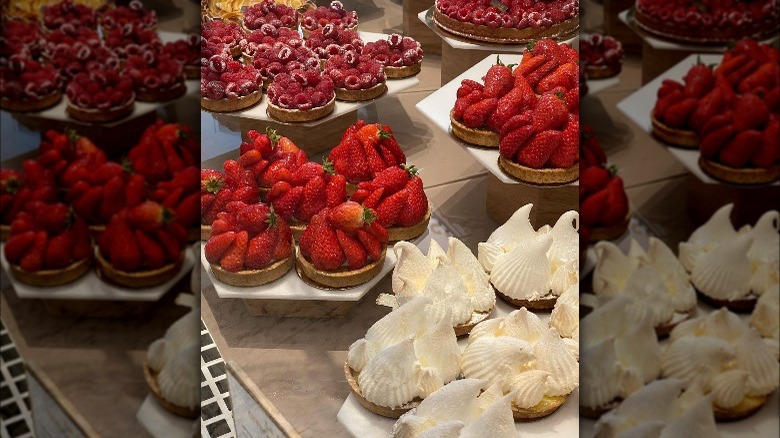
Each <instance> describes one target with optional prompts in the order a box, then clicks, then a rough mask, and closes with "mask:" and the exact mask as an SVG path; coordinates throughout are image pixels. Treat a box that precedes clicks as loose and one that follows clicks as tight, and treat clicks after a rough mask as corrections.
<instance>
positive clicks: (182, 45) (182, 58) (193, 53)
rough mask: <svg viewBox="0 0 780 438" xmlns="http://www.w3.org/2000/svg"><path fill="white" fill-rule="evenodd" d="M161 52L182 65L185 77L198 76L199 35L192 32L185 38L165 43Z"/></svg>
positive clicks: (195, 77) (192, 77)
mask: <svg viewBox="0 0 780 438" xmlns="http://www.w3.org/2000/svg"><path fill="white" fill-rule="evenodd" d="M162 53H163V54H164V55H166V56H169V57H171V58H173V59H175V60H176V61H178V62H179V64H181V65H182V66H184V76H185V77H186V78H187V79H198V78H200V53H201V50H200V35H198V34H196V33H192V34H189V35H188V36H187V38H186V39H180V40H177V41H171V42H170V43H166V44H165V45H164V46H163V48H162Z"/></svg>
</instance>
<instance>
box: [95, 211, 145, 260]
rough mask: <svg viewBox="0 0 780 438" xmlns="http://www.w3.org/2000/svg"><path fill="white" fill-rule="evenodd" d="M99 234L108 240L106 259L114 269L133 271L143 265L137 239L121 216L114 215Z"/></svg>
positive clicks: (142, 257)
mask: <svg viewBox="0 0 780 438" xmlns="http://www.w3.org/2000/svg"><path fill="white" fill-rule="evenodd" d="M101 236H106V238H107V239H108V240H109V242H110V243H109V253H108V255H109V258H108V259H109V260H110V262H111V264H112V265H113V266H114V267H115V268H116V269H119V270H120V271H126V272H133V271H138V270H140V269H141V268H142V267H143V263H144V256H143V253H142V252H141V248H140V246H139V245H138V240H136V238H135V235H134V233H133V230H132V229H131V228H130V226H129V225H128V223H127V222H126V221H125V219H124V218H123V217H120V216H114V217H113V218H112V219H111V222H109V224H108V225H107V226H106V229H105V231H104V232H103V234H101ZM104 256H105V254H104Z"/></svg>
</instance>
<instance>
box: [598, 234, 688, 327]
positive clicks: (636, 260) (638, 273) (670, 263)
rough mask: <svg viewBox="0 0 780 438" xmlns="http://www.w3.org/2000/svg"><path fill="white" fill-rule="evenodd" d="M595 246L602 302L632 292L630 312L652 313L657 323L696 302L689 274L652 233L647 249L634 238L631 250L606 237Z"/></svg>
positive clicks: (666, 320)
mask: <svg viewBox="0 0 780 438" xmlns="http://www.w3.org/2000/svg"><path fill="white" fill-rule="evenodd" d="M594 250H595V252H596V257H597V260H596V267H595V270H594V272H593V292H594V293H595V294H596V296H597V297H598V298H599V300H600V302H602V303H603V302H604V301H607V300H610V299H613V298H614V297H616V296H618V295H626V296H629V297H631V300H632V305H631V313H633V314H635V315H636V316H638V317H641V315H642V314H649V315H650V316H651V319H652V321H653V325H654V326H656V327H658V326H662V325H665V324H668V323H670V322H671V321H672V319H673V317H674V316H675V313H678V314H687V313H690V312H691V311H692V310H693V308H694V307H695V306H696V292H695V291H694V289H693V287H692V286H691V284H690V282H689V279H688V274H687V273H686V272H685V269H684V268H683V267H682V265H681V264H680V262H679V261H678V260H677V258H676V257H675V255H674V253H672V251H671V249H669V247H668V246H666V245H665V244H664V243H663V242H662V241H661V240H659V239H656V238H655V237H651V238H650V240H649V246H648V251H647V252H645V251H644V250H643V249H642V247H641V246H639V244H638V243H637V242H636V241H635V240H632V241H631V249H630V250H629V252H628V254H623V252H622V251H621V250H620V248H618V247H617V246H616V245H615V244H613V243H611V242H606V241H602V242H599V243H597V244H596V246H595V248H594Z"/></svg>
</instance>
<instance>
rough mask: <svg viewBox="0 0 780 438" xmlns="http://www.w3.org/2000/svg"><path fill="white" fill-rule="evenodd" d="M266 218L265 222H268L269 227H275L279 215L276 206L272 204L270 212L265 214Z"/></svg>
mask: <svg viewBox="0 0 780 438" xmlns="http://www.w3.org/2000/svg"><path fill="white" fill-rule="evenodd" d="M265 216H266V219H265V222H266V223H267V224H268V228H273V227H275V226H276V219H277V218H278V217H279V216H278V215H277V214H276V212H274V206H273V205H272V206H271V211H269V212H268V214H266V215H265Z"/></svg>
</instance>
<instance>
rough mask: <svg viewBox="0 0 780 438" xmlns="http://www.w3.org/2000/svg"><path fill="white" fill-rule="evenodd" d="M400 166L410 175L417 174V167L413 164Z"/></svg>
mask: <svg viewBox="0 0 780 438" xmlns="http://www.w3.org/2000/svg"><path fill="white" fill-rule="evenodd" d="M401 168H402V169H404V170H405V171H406V172H407V173H408V174H409V175H410V176H415V175H417V172H419V169H417V166H415V165H414V164H401Z"/></svg>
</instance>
